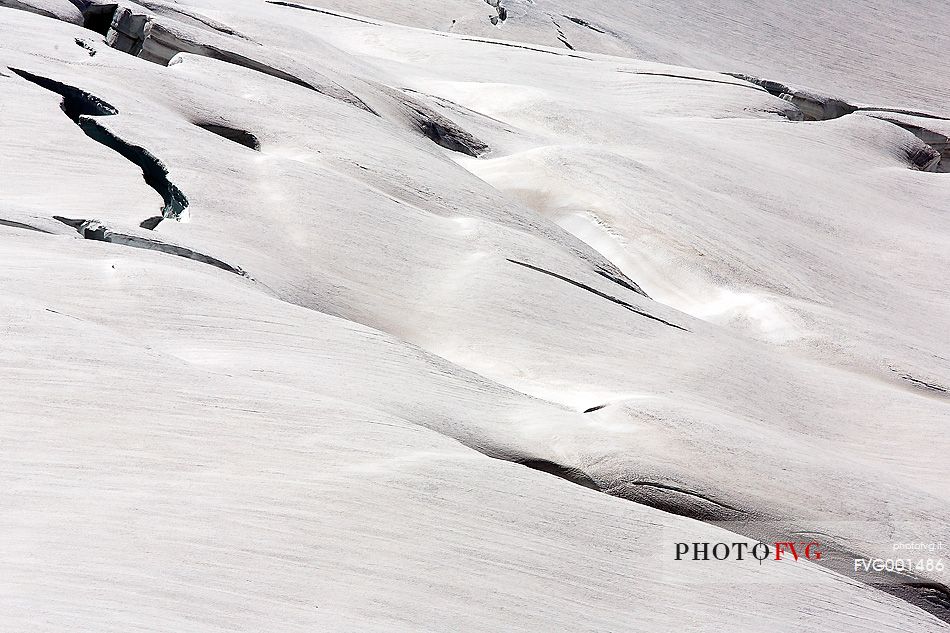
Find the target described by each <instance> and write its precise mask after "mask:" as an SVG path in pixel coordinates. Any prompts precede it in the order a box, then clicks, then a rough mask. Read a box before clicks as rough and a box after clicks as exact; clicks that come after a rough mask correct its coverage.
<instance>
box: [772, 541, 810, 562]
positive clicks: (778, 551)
mask: <svg viewBox="0 0 950 633" xmlns="http://www.w3.org/2000/svg"><path fill="white" fill-rule="evenodd" d="M797 544H798V545H802V546H804V548H805V551H804V553H803V554H804V556H805V558H806V559H808V560H821V551H820V550H819V549H818V548H819V547H821V546H820V545H819V544H818V543H816V542H814V541H812V542H811V543H797ZM795 545H796V543H792V542H791V541H784V542H781V543H778V542H777V543H775V560H782V554H791V555H792V560H798V550H796V549H795ZM812 548H815V549H814V551H813V550H812Z"/></svg>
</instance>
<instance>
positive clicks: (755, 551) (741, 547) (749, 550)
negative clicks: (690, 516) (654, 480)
mask: <svg viewBox="0 0 950 633" xmlns="http://www.w3.org/2000/svg"><path fill="white" fill-rule="evenodd" d="M675 546H676V556H675V559H676V560H750V559H754V560H757V561H759V562H760V563H761V562H762V561H766V560H794V561H797V560H813V561H817V560H821V543H818V542H816V541H809V542H801V541H798V542H795V541H776V542H774V543H771V544H768V543H755V544H749V543H743V542H737V543H723V542H719V543H711V542H705V541H699V542H692V543H682V542H680V543H676V544H675Z"/></svg>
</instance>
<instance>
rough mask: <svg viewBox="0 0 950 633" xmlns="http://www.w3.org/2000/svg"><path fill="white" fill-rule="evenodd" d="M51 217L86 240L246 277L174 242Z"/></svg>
mask: <svg viewBox="0 0 950 633" xmlns="http://www.w3.org/2000/svg"><path fill="white" fill-rule="evenodd" d="M53 219H55V220H57V221H59V222H62V223H63V224H65V225H67V226H71V227H73V228H74V229H76V231H77V232H78V233H79V234H80V235H82V236H83V238H85V239H87V240H93V241H97V242H108V243H110V244H121V245H123V246H129V247H132V248H141V249H144V250H149V251H158V252H160V253H167V254H168V255H175V256H177V257H183V258H185V259H190V260H193V261H196V262H201V263H202V264H208V265H211V266H214V267H215V268H220V269H221V270H226V271H227V272H229V273H234V274H236V275H240V276H241V277H248V274H247V273H246V272H244V270H243V269H241V268H240V267H239V266H232V265H231V264H228V263H227V262H223V261H221V260H220V259H217V258H216V257H211V256H210V255H205V254H203V253H199V252H197V251H193V250H191V249H190V248H185V247H184V246H176V245H174V244H168V243H167V242H162V241H160V240H156V239H152V238H144V237H139V236H137V235H129V234H127V233H119V232H117V231H113V230H112V229H110V228H109V227H107V226H105V225H104V224H101V223H100V222H98V221H97V220H83V219H73V218H65V217H62V216H58V215H55V216H53Z"/></svg>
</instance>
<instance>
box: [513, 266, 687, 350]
mask: <svg viewBox="0 0 950 633" xmlns="http://www.w3.org/2000/svg"><path fill="white" fill-rule="evenodd" d="M508 261H509V262H511V263H512V264H517V265H518V266H523V267H525V268H529V269H531V270H535V271H537V272H539V273H542V274H545V275H548V276H550V277H554V278H555V279H560V280H561V281H564V282H567V283H569V284H571V285H572V286H577V287H578V288H582V289H584V290H586V291H587V292H590V293H593V294H595V295H597V296H598V297H602V298H604V299H606V300H608V301H612V302H613V303H615V304H617V305H619V306H621V307H623V308H626V309H627V310H629V311H631V312H633V313H636V314H639V315H640V316H644V317H646V318H648V319H652V320H653V321H657V322H659V323H662V324H664V325H668V326H669V327H672V328H676V329H677V330H682V331H684V332H689V330H687V329H686V328H684V327H682V326H680V325H676V324H675V323H670V322H669V321H667V320H665V319H661V318H660V317H658V316H654V315H652V314H650V313H649V312H644V311H643V310H640V309H638V308H636V307H635V306H633V305H631V304H629V303H627V302H626V301H624V300H623V299H618V298H617V297H613V296H611V295H609V294H607V293H605V292H601V291H600V290H597V289H596V288H592V287H591V286H588V285H587V284H583V283H581V282H579V281H574V280H573V279H570V278H568V277H565V276H563V275H559V274H557V273H554V272H551V271H549V270H545V269H543V268H539V267H538V266H532V265H531V264H526V263H525V262H519V261H517V260H514V259H508Z"/></svg>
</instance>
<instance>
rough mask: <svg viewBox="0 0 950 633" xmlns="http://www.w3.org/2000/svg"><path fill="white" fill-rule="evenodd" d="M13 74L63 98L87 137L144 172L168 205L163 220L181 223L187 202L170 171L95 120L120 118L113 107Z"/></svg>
mask: <svg viewBox="0 0 950 633" xmlns="http://www.w3.org/2000/svg"><path fill="white" fill-rule="evenodd" d="M10 70H12V71H13V72H14V73H16V74H17V75H19V76H20V77H22V78H23V79H26V80H27V81H29V82H31V83H33V84H36V85H37V86H39V87H41V88H44V89H46V90H49V91H50V92H54V93H56V94H58V95H60V96H61V97H62V99H63V100H62V103H61V107H62V110H63V112H64V113H65V114H66V116H67V117H69V118H70V120H72V122H73V123H75V124H76V125H78V126H79V128H80V129H81V130H82V131H83V132H84V133H85V134H86V136H88V137H89V138H91V139H92V140H94V141H96V142H98V143H101V144H102V145H105V146H106V147H108V148H109V149H111V150H113V151H115V152H117V153H118V154H120V155H121V156H122V157H123V158H125V159H126V160H128V161H129V162H131V163H133V164H135V165H137V166H138V167H139V168H140V169H141V170H142V177H143V178H144V179H145V182H146V183H147V184H148V185H149V186H150V187H151V188H152V189H154V190H155V191H156V192H158V194H159V195H160V196H161V197H162V199H163V200H164V202H165V204H164V206H163V207H162V216H163V217H166V218H174V219H176V220H178V219H181V216H182V214H183V213H184V211H185V209H186V208H187V207H188V198H186V197H185V194H183V193H182V192H181V190H180V189H178V187H177V186H175V185H174V184H173V183H172V182H171V181H170V180H169V179H168V169H167V168H166V167H165V165H164V164H163V163H162V162H161V161H160V160H159V159H158V158H156V157H155V156H154V155H153V154H152V153H151V152H149V151H148V150H146V149H145V148H143V147H140V146H138V145H134V144H132V143H129V142H128V141H125V140H123V139H122V138H120V137H118V136H117V135H116V134H115V133H113V132H112V131H110V130H108V129H107V128H106V127H104V126H103V125H102V124H100V123H99V122H98V121H97V120H96V119H95V117H105V116H114V115H117V114H118V113H119V111H118V110H117V109H116V108H115V107H114V106H112V105H110V104H108V103H106V102H105V101H103V100H102V99H99V98H98V97H95V96H93V95H91V94H89V93H88V92H85V91H83V90H80V89H78V88H75V87H73V86H68V85H66V84H63V83H60V82H58V81H55V80H52V79H48V78H46V77H40V76H39V75H34V74H32V73H29V72H27V71H25V70H19V69H16V68H11V69H10Z"/></svg>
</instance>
